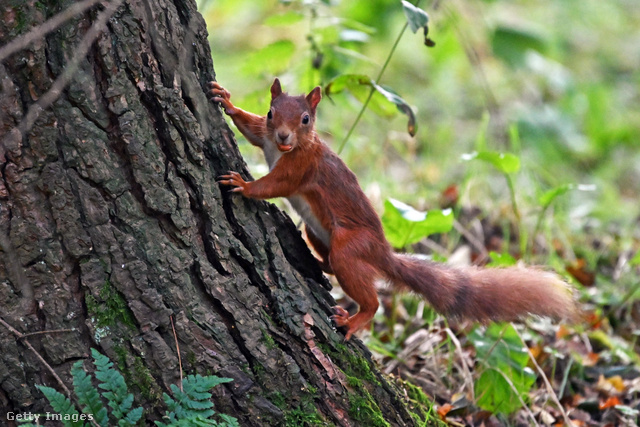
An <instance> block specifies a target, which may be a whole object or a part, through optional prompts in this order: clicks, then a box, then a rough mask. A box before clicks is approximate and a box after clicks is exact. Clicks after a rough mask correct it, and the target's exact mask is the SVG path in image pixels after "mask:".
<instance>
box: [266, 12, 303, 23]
mask: <svg viewBox="0 0 640 427" xmlns="http://www.w3.org/2000/svg"><path fill="white" fill-rule="evenodd" d="M303 19H304V15H303V14H302V13H300V12H296V11H294V10H290V11H287V12H284V13H278V14H276V15H271V16H269V17H268V18H267V19H265V20H264V22H263V24H264V25H268V26H270V27H281V26H285V25H291V24H295V23H296V22H300V21H302V20H303Z"/></svg>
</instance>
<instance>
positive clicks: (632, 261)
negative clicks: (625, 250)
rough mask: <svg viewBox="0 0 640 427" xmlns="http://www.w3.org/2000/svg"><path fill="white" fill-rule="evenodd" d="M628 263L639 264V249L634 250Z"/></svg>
mask: <svg viewBox="0 0 640 427" xmlns="http://www.w3.org/2000/svg"><path fill="white" fill-rule="evenodd" d="M629 264H631V265H632V266H636V265H640V251H638V252H636V254H635V256H634V257H633V258H631V261H629Z"/></svg>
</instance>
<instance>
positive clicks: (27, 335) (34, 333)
mask: <svg viewBox="0 0 640 427" xmlns="http://www.w3.org/2000/svg"><path fill="white" fill-rule="evenodd" d="M65 332H76V329H52V330H49V331H36V332H29V333H26V334H22V336H20V337H18V339H20V340H21V339H25V338H28V337H32V336H34V335H44V334H62V333H65Z"/></svg>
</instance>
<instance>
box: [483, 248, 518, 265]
mask: <svg viewBox="0 0 640 427" xmlns="http://www.w3.org/2000/svg"><path fill="white" fill-rule="evenodd" d="M489 257H490V258H491V262H490V263H488V264H487V267H510V266H512V265H515V264H516V259H515V258H514V257H512V256H511V254H509V253H506V252H505V253H502V254H501V253H498V252H494V251H491V252H489Z"/></svg>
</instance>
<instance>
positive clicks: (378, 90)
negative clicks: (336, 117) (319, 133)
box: [325, 74, 417, 136]
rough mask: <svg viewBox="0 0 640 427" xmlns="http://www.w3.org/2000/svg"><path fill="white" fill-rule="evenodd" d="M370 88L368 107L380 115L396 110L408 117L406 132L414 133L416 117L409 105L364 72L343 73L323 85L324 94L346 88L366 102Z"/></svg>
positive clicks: (389, 113) (386, 115)
mask: <svg viewBox="0 0 640 427" xmlns="http://www.w3.org/2000/svg"><path fill="white" fill-rule="evenodd" d="M371 88H373V89H375V91H374V93H373V95H372V97H371V101H370V102H369V108H370V109H371V111H373V112H374V113H376V114H377V115H379V116H382V117H393V116H394V115H395V114H396V113H397V112H398V111H400V112H401V113H403V114H405V115H406V116H407V117H408V124H407V132H409V134H410V135H411V136H414V135H415V134H416V129H417V127H416V117H415V113H414V112H413V109H412V108H411V106H410V105H409V104H408V103H407V102H406V101H405V100H404V99H403V98H402V97H401V96H400V95H398V94H396V93H395V92H393V91H392V90H391V89H389V88H383V87H382V86H380V85H378V84H376V83H375V82H374V81H373V80H372V79H371V78H370V77H369V76H366V75H364V74H343V75H340V76H338V77H336V78H335V79H333V80H332V81H330V82H329V83H328V84H327V86H326V87H325V94H326V95H327V96H331V95H334V94H337V93H340V92H343V91H345V90H348V91H349V92H350V93H351V94H352V95H353V96H354V97H355V98H356V99H357V100H358V101H360V102H362V103H364V102H366V100H367V98H368V97H369V94H370V92H371Z"/></svg>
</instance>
